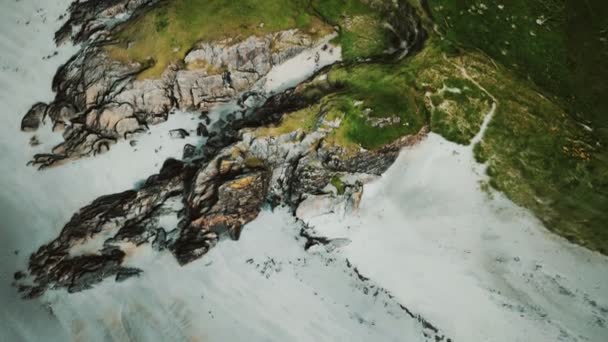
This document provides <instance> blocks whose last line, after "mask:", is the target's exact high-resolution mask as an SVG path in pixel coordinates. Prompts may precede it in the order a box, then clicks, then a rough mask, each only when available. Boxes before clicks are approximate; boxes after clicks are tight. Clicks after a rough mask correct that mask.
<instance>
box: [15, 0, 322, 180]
mask: <svg viewBox="0 0 608 342" xmlns="http://www.w3.org/2000/svg"><path fill="white" fill-rule="evenodd" d="M91 3H97V2H96V1H89V2H85V3H82V4H81V3H75V4H74V5H73V6H72V17H71V19H70V21H69V22H68V23H67V24H66V26H64V28H62V30H61V31H59V33H58V36H59V38H58V39H59V40H60V41H61V40H64V39H65V35H66V34H67V33H66V32H67V31H68V28H71V27H72V26H75V25H77V24H78V25H81V26H82V27H83V28H82V29H81V30H80V31H79V32H78V33H76V35H75V36H73V39H74V40H75V41H76V42H78V41H80V40H82V39H85V38H86V37H88V39H89V40H87V42H86V44H85V45H84V46H83V48H82V49H81V50H80V51H79V52H78V53H77V54H76V55H75V56H74V57H72V58H71V59H70V60H69V61H68V62H67V63H66V64H64V65H63V66H62V67H61V68H60V69H59V71H58V72H57V74H56V76H55V78H54V80H53V90H54V91H55V92H56V93H57V94H56V97H55V100H54V101H53V102H51V103H49V104H44V103H37V104H35V105H34V106H33V107H32V108H31V110H30V111H29V112H28V113H27V114H26V115H25V116H24V118H23V120H22V124H21V129H22V130H23V131H35V130H37V129H38V128H39V126H40V125H41V124H44V123H45V122H46V119H47V118H48V119H49V120H50V122H51V125H52V130H53V131H56V132H63V133H62V134H63V138H64V142H62V143H60V144H59V145H57V146H55V147H54V148H53V149H52V151H51V152H50V153H46V154H37V155H35V156H34V159H33V160H32V163H33V164H34V165H38V166H39V167H40V168H44V167H49V166H53V165H57V164H59V163H61V162H65V161H67V160H73V159H78V158H81V157H86V156H90V155H95V154H98V153H103V152H106V151H108V150H109V148H110V146H111V145H112V144H113V143H115V142H116V141H118V140H120V139H129V138H130V137H132V136H133V135H134V134H137V133H141V132H143V131H145V130H147V128H148V126H149V125H154V124H158V123H160V122H164V121H166V120H167V119H168V117H169V115H170V113H172V112H173V111H174V110H181V111H198V112H202V113H205V112H208V111H209V110H210V109H211V108H213V107H214V106H216V105H217V104H220V103H226V102H228V101H230V100H233V99H235V98H236V97H237V95H239V94H240V93H242V92H245V91H248V90H252V88H253V86H254V85H255V84H256V82H257V81H259V80H260V79H262V78H263V77H264V76H265V75H267V74H268V72H269V71H270V70H271V69H272V67H273V66H274V65H278V64H281V63H282V62H284V61H285V60H287V59H289V58H291V57H294V56H295V55H297V54H299V53H300V52H302V51H304V50H305V49H308V48H310V47H312V46H313V45H314V44H315V43H316V42H315V41H314V40H313V39H312V38H311V37H310V36H308V35H306V34H304V33H302V32H299V31H298V30H287V31H283V32H277V33H273V34H268V35H266V36H263V37H255V36H252V37H249V38H246V39H244V40H233V39H227V40H223V41H219V42H202V43H199V44H198V45H196V46H194V47H193V48H192V50H191V51H190V52H189V53H188V54H187V56H186V58H185V59H184V61H183V62H182V63H181V64H179V65H177V64H173V65H171V66H170V67H169V68H168V69H167V70H166V71H165V72H164V73H163V75H162V77H161V78H160V79H142V80H140V79H138V78H137V75H138V74H139V73H141V72H142V71H143V70H145V69H147V68H148V67H150V66H151V64H152V63H153V61H149V63H147V64H146V63H137V62H131V63H124V62H120V61H116V60H113V59H112V58H111V57H110V56H109V55H108V52H107V51H106V50H105V49H104V48H103V47H104V45H106V44H108V43H109V42H111V39H112V38H111V31H110V30H111V28H112V26H111V25H109V22H111V20H110V18H114V17H128V13H130V12H132V11H137V10H138V9H139V8H140V7H141V6H144V5H149V4H150V3H152V2H150V1H147V2H146V1H134V2H125V1H115V3H116V4H115V5H114V6H110V7H106V6H108V4H109V3H112V2H108V3H106V2H102V3H101V4H100V6H101V7H100V8H98V9H97V10H96V11H92V12H90V11H87V10H88V9H89V7H88V6H90V5H91ZM84 4H88V5H84ZM81 12H83V13H85V12H86V13H98V15H99V16H98V17H95V18H96V19H93V18H91V17H90V14H87V15H81Z"/></svg>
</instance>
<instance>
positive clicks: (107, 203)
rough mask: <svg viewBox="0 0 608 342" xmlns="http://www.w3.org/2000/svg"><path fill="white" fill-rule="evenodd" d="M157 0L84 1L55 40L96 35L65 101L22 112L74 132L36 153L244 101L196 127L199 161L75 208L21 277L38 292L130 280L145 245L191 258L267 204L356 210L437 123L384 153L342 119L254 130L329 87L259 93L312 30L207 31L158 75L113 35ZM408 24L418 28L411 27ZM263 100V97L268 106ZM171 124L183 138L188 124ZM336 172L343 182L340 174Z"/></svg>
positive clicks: (77, 150)
mask: <svg viewBox="0 0 608 342" xmlns="http://www.w3.org/2000/svg"><path fill="white" fill-rule="evenodd" d="M154 2H155V1H154V0H148V1H146V0H132V1H128V0H110V1H95V0H89V1H87V2H75V3H74V4H73V5H72V9H71V10H72V16H71V19H70V21H69V22H68V23H67V24H66V25H65V26H64V28H63V29H62V31H60V32H58V34H57V39H58V40H63V39H67V38H68V37H71V38H72V39H73V40H74V41H82V40H89V43H88V44H86V45H84V46H83V48H82V49H81V51H80V52H79V53H78V54H77V55H75V56H74V57H73V58H72V59H70V61H68V62H67V63H66V64H65V65H64V66H62V67H61V68H60V70H59V71H58V73H57V75H56V76H55V79H54V81H53V89H54V90H55V91H56V93H57V96H56V99H55V101H53V102H52V103H50V104H36V105H34V106H33V107H32V109H31V110H30V112H28V113H27V115H26V116H25V117H24V119H23V122H22V129H23V130H27V131H32V130H35V129H37V128H38V127H39V126H40V125H41V123H44V122H45V120H46V119H47V118H48V119H49V120H50V121H51V122H52V124H53V125H52V127H53V130H63V137H64V140H65V141H64V142H63V143H61V144H60V145H58V146H56V147H55V148H53V150H52V151H51V153H48V154H43V155H37V156H35V159H34V164H37V165H39V166H40V167H47V166H52V165H57V164H58V163H60V162H62V161H66V160H70V159H74V158H80V157H85V156H90V155H94V154H97V153H103V152H105V151H107V150H108V149H109V148H110V146H111V145H112V144H113V143H115V142H116V141H118V140H120V139H125V138H129V137H131V136H132V135H133V134H136V133H138V132H140V131H143V130H145V129H146V128H147V126H148V125H152V124H156V123H159V122H162V121H165V120H167V117H168V115H169V113H170V111H172V110H173V109H182V110H195V111H200V112H202V113H205V112H206V111H208V110H209V109H210V108H211V107H213V106H214V105H216V104H218V103H222V102H227V101H229V100H233V99H236V100H237V103H238V105H239V106H240V107H241V109H242V111H240V112H238V113H235V115H229V116H227V117H226V122H224V123H223V124H222V125H221V127H220V129H219V130H215V131H210V130H209V129H207V126H205V125H202V126H199V127H198V129H197V134H198V135H200V136H204V137H207V140H205V143H204V146H203V147H202V148H200V147H199V148H197V147H195V146H193V145H187V146H185V148H184V159H187V162H185V161H178V160H173V159H170V160H167V161H166V162H165V163H164V165H163V167H162V169H161V170H160V172H159V173H158V174H157V175H153V176H151V177H150V178H149V179H148V180H147V181H146V182H145V184H143V185H142V186H141V187H139V188H138V189H135V190H129V191H126V192H123V193H119V194H114V195H108V196H103V197H100V198H98V199H97V200H95V201H94V202H92V203H91V204H90V205H88V206H86V207H83V208H82V209H81V210H80V211H79V212H78V213H76V214H75V215H74V216H73V217H72V219H71V220H70V222H68V223H67V224H66V225H65V226H64V229H63V230H62V232H61V234H60V235H59V236H58V237H57V238H56V239H55V240H53V241H52V242H50V243H49V244H47V245H45V246H42V247H40V249H39V250H38V251H37V252H36V253H34V254H33V255H32V256H31V258H30V263H29V273H30V277H25V276H22V275H21V274H20V276H19V277H18V278H19V279H18V280H17V281H18V282H19V285H18V286H19V288H20V291H21V292H22V293H23V294H24V295H25V296H27V297H36V296H39V295H41V294H42V293H44V291H46V290H47V289H53V288H65V289H67V290H68V291H71V292H75V291H81V290H84V289H87V288H90V287H91V286H93V285H94V284H96V283H99V282H101V281H102V280H103V279H105V278H108V277H114V278H115V279H116V280H117V281H122V280H124V279H127V278H129V277H132V276H137V275H138V274H139V273H140V272H141V271H140V270H138V269H134V268H130V267H125V266H123V265H124V264H125V260H126V259H127V258H129V254H130V253H131V252H132V250H133V247H134V246H139V245H141V244H148V243H149V244H151V245H152V247H153V248H154V249H156V250H164V249H167V250H169V251H170V252H171V253H172V254H173V255H174V256H175V258H176V260H177V261H178V262H179V263H180V264H181V265H184V264H187V263H189V262H191V261H193V260H196V259H198V258H200V257H202V256H203V255H204V254H205V253H207V252H208V251H209V250H210V249H211V248H212V247H213V246H215V245H216V244H217V243H218V241H219V240H221V239H222V238H223V237H224V236H225V237H228V238H232V239H238V238H239V236H240V233H241V230H242V227H243V226H244V225H245V224H247V223H248V222H250V221H252V220H253V219H255V218H256V217H257V216H258V214H259V212H260V210H261V209H262V207H263V206H264V205H266V204H268V205H271V206H276V205H287V206H289V207H291V208H292V210H293V211H294V213H295V214H297V215H300V216H303V217H304V216H306V214H307V212H310V211H311V210H310V208H313V209H314V208H315V207H319V206H323V207H329V208H332V209H333V208H340V209H339V210H341V211H343V212H348V211H351V210H355V209H356V208H357V206H358V203H359V201H360V199H361V196H362V189H363V183H365V182H366V181H367V180H369V179H370V178H371V177H374V176H377V175H380V174H382V173H383V172H384V171H386V170H387V169H388V167H390V165H391V164H392V163H393V162H394V161H395V159H396V158H397V155H398V153H399V150H400V149H401V148H402V147H403V146H407V145H412V144H415V143H416V142H417V141H419V140H420V139H422V138H423V137H424V136H425V135H426V133H427V130H426V128H425V129H423V130H422V131H421V132H420V133H419V134H417V135H414V136H408V137H403V138H401V139H399V140H397V141H395V142H394V143H392V144H389V145H386V146H384V147H383V148H381V149H379V150H376V151H366V150H363V149H360V150H356V151H353V150H350V149H348V150H347V149H346V148H343V147H340V146H336V145H333V144H332V143H330V142H328V140H326V137H327V135H328V134H329V133H330V132H331V130H332V129H336V128H338V127H339V122H337V123H330V124H328V125H326V126H327V127H323V128H321V127H317V128H316V129H314V130H313V131H312V132H304V131H302V130H296V131H292V132H289V133H285V134H280V135H277V136H272V135H264V134H260V132H259V131H257V130H256V129H255V128H259V127H263V126H267V125H270V124H276V123H278V122H279V121H280V119H281V117H282V116H283V114H285V113H292V112H295V111H297V110H300V109H303V108H305V107H308V106H310V105H311V104H312V103H314V102H315V101H318V100H319V98H318V96H323V94H319V95H318V96H312V97H311V96H310V94H308V95H306V94H305V93H306V87H305V86H304V84H306V82H304V84H301V85H300V86H298V87H296V88H292V89H287V90H285V91H284V92H282V93H279V94H276V95H273V96H271V97H269V98H266V97H265V96H266V95H265V94H261V93H258V92H256V91H248V90H251V89H252V87H253V85H254V84H255V83H256V82H257V81H259V80H260V79H261V78H263V77H264V76H265V75H266V74H268V72H269V71H270V70H271V69H272V67H273V66H274V65H276V64H279V63H282V62H283V61H285V60H287V59H289V58H290V57H293V56H294V55H296V54H298V53H300V52H302V50H304V49H306V48H308V47H311V45H312V44H313V42H312V40H311V39H310V37H307V36H306V35H304V34H302V33H300V32H299V31H297V30H289V31H284V32H278V33H274V34H269V35H266V36H263V37H250V38H247V39H245V40H240V41H232V40H225V41H220V42H203V43H200V44H198V45H197V46H195V47H194V48H193V50H192V51H190V53H189V54H188V55H187V56H186V58H185V60H184V61H183V62H184V63H183V64H184V65H181V66H179V67H178V66H176V65H172V66H170V67H169V68H168V69H167V70H165V72H164V74H163V75H162V77H160V78H159V79H153V80H140V79H137V77H136V76H137V75H138V74H139V73H140V72H141V71H142V70H145V69H146V68H147V67H149V65H145V64H141V63H124V62H118V61H114V60H112V59H110V58H109V56H108V55H107V53H106V52H105V50H104V49H103V47H102V45H103V43H104V42H106V39H108V37H109V36H110V29H111V26H112V25H113V24H115V21H113V19H112V18H115V17H116V16H117V15H118V16H119V17H121V18H125V17H128V16H129V15H130V14H132V13H135V12H137V11H140V10H144V8H145V6H146V5H149V4H152V3H154ZM398 3H400V1H398ZM398 7H399V6H398ZM399 8H400V9H402V10H403V11H406V12H407V13H405V14H403V13H401V14H403V15H405V17H406V18H410V17H412V13H411V12H410V11H411V7H409V6H403V7H399ZM395 18H397V17H395ZM395 18H393V15H391V16H389V17H388V18H387V20H388V22H389V24H390V25H391V26H392V27H393V29H394V30H395V32H396V33H397V36H399V37H400V41H401V42H404V44H405V45H406V46H404V49H406V50H407V49H409V48H411V47H415V46H416V44H419V43H420V40H421V39H422V40H423V39H424V33H423V32H422V33H421V32H419V31H417V30H418V29H419V28H420V22H419V20H414V19H412V20H413V21H408V20H409V19H406V20H404V22H399V21H397V22H395V20H396V19H395ZM408 25H410V26H412V25H413V27H414V28H413V29H411V27H410V31H411V32H410V31H408V30H407V27H408ZM74 28H78V30H75V29H74ZM68 31H69V32H68ZM325 72H327V70H321V71H320V73H325ZM314 79H315V77H312V78H311V79H310V80H309V81H311V82H312V81H313V80H314ZM325 79H327V75H325ZM324 86H327V87H328V88H327V89H324V88H323V87H324ZM331 87H332V85H330V84H329V83H328V84H326V85H321V86H320V87H319V88H318V89H319V90H320V91H321V93H322V92H324V91H327V92H332V91H335V89H331ZM249 103H256V105H251V106H250V105H248V104H249ZM257 103H263V105H261V106H259V107H256V106H258V105H257ZM246 108H249V109H246ZM236 114H238V115H236ZM207 119H208V117H207ZM207 124H209V122H208V121H207ZM171 133H172V134H173V135H175V137H176V138H180V137H182V136H183V135H184V134H188V133H187V131H186V130H176V131H175V132H171ZM336 178H338V179H340V182H341V183H340V184H341V185H340V189H338V188H337V187H336V186H334V185H332V179H336ZM167 218H169V219H167Z"/></svg>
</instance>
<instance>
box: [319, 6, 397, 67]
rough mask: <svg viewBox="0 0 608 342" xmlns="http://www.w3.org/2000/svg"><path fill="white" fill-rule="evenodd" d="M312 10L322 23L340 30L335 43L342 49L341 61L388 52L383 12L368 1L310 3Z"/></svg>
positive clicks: (387, 32)
mask: <svg viewBox="0 0 608 342" xmlns="http://www.w3.org/2000/svg"><path fill="white" fill-rule="evenodd" d="M312 6H313V8H314V9H315V11H316V12H317V13H319V14H320V15H321V16H322V17H323V19H324V20H326V21H327V22H328V23H330V24H332V25H336V26H339V27H340V35H339V36H338V37H337V38H336V40H335V42H336V43H338V44H340V45H341V46H342V55H343V58H344V60H347V61H354V60H358V59H363V58H367V57H370V56H377V55H381V54H383V53H384V52H385V51H386V50H387V49H388V46H389V41H388V36H389V35H390V31H389V30H388V29H387V28H386V27H385V26H384V25H383V23H384V21H383V15H382V11H380V10H379V9H377V8H374V7H373V6H371V5H370V4H369V1H362V0H313V1H312Z"/></svg>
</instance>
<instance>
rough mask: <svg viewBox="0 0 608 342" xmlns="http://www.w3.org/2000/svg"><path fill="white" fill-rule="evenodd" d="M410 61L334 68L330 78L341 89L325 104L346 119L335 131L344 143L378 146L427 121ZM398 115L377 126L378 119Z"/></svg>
mask: <svg viewBox="0 0 608 342" xmlns="http://www.w3.org/2000/svg"><path fill="white" fill-rule="evenodd" d="M411 72H412V71H411V70H409V67H408V64H407V62H400V63H397V64H360V65H354V66H346V67H342V68H337V69H335V70H333V71H331V72H330V73H329V75H328V80H329V82H330V83H333V84H334V85H335V86H336V87H337V89H338V91H337V92H336V93H335V94H333V95H332V96H330V97H328V98H326V99H325V104H324V108H326V109H329V110H330V111H332V112H333V113H341V114H342V116H343V122H342V125H341V126H340V128H339V129H338V130H337V131H336V132H335V133H334V135H335V137H336V138H337V140H338V141H339V142H340V143H341V144H342V145H348V144H349V143H350V144H355V145H360V146H362V147H364V148H366V149H376V148H379V147H381V146H383V145H385V144H388V143H391V142H393V141H395V140H396V139H398V138H399V137H402V136H405V135H408V134H415V133H417V132H418V131H419V130H420V129H421V128H422V126H424V125H425V124H426V123H427V118H428V113H427V110H426V107H425V106H424V102H423V100H422V97H421V96H420V93H419V92H418V91H417V90H416V89H415V88H414V87H413V84H412V82H411V80H412V78H413V75H411V74H410V73H411ZM382 118H398V119H399V121H398V122H396V123H395V122H393V123H391V124H387V125H386V126H384V127H378V126H376V127H375V125H374V124H373V123H374V121H377V119H382Z"/></svg>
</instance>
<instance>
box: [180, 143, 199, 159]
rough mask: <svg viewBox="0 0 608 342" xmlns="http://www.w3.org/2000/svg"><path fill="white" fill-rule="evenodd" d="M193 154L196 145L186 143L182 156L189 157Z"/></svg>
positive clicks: (194, 153)
mask: <svg viewBox="0 0 608 342" xmlns="http://www.w3.org/2000/svg"><path fill="white" fill-rule="evenodd" d="M195 155H196V146H194V145H190V144H186V146H184V152H183V153H182V158H183V159H190V158H192V157H194V156H195Z"/></svg>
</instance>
